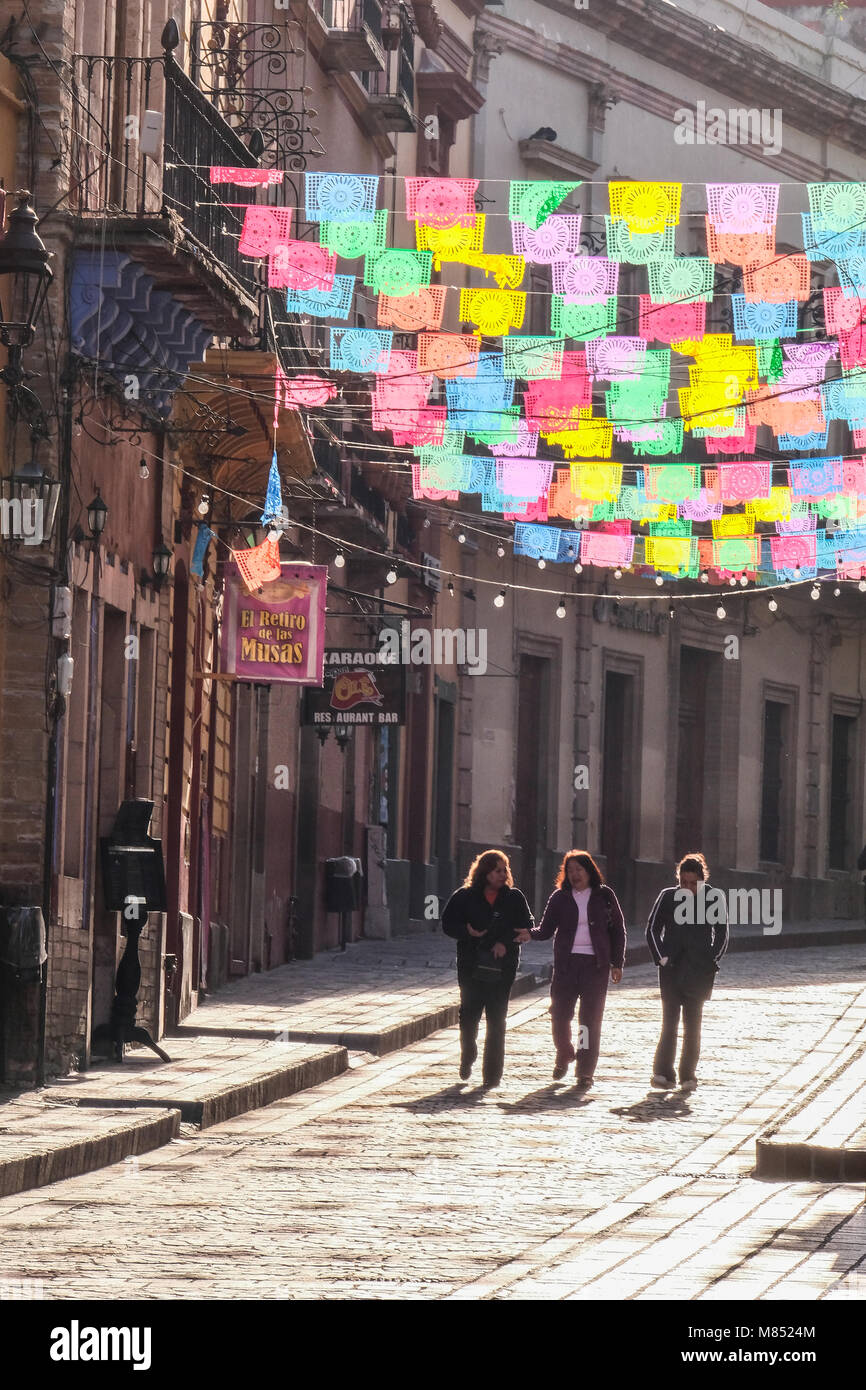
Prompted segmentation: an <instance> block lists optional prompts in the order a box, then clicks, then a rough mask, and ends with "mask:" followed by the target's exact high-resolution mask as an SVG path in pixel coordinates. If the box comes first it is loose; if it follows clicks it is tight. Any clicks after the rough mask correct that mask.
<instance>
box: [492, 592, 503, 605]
mask: <svg viewBox="0 0 866 1390" xmlns="http://www.w3.org/2000/svg"><path fill="white" fill-rule="evenodd" d="M493 607H494V608H504V607H505V590H504V589H500V590H499V593H498V594H497V595H496V598H495V599H494V600H493Z"/></svg>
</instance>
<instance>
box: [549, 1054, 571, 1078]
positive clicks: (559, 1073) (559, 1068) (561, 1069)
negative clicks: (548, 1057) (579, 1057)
mask: <svg viewBox="0 0 866 1390" xmlns="http://www.w3.org/2000/svg"><path fill="white" fill-rule="evenodd" d="M568 1068H569V1062H568V1060H566V1061H563V1060H562V1058H561V1057H557V1059H556V1061H555V1063H554V1066H553V1079H554V1081H561V1080H562V1078H563V1077H564V1076H565V1073H566V1072H567V1071H568Z"/></svg>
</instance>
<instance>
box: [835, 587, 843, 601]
mask: <svg viewBox="0 0 866 1390" xmlns="http://www.w3.org/2000/svg"><path fill="white" fill-rule="evenodd" d="M841 592H842V590H841V589H840V588H839V587H838V586H837V587H836V588H835V589H834V590H833V597H834V598H838V597H839V595H840V594H841Z"/></svg>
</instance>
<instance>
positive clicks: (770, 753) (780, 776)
mask: <svg viewBox="0 0 866 1390" xmlns="http://www.w3.org/2000/svg"><path fill="white" fill-rule="evenodd" d="M789 714H790V710H789V707H788V705H783V704H781V703H780V702H779V701H778V700H765V701H764V763H763V768H762V773H761V859H765V860H769V861H770V863H774V864H780V863H781V862H782V860H783V856H784V835H783V822H784V801H785V795H784V793H785V790H786V789H785V780H786V778H785V773H786V768H785V760H786V758H787V757H788V756H789V754H788V748H787V743H788V719H789Z"/></svg>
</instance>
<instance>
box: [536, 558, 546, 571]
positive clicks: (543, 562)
mask: <svg viewBox="0 0 866 1390" xmlns="http://www.w3.org/2000/svg"><path fill="white" fill-rule="evenodd" d="M538 568H539V569H540V570H546V569H547V561H546V560H539V562H538Z"/></svg>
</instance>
